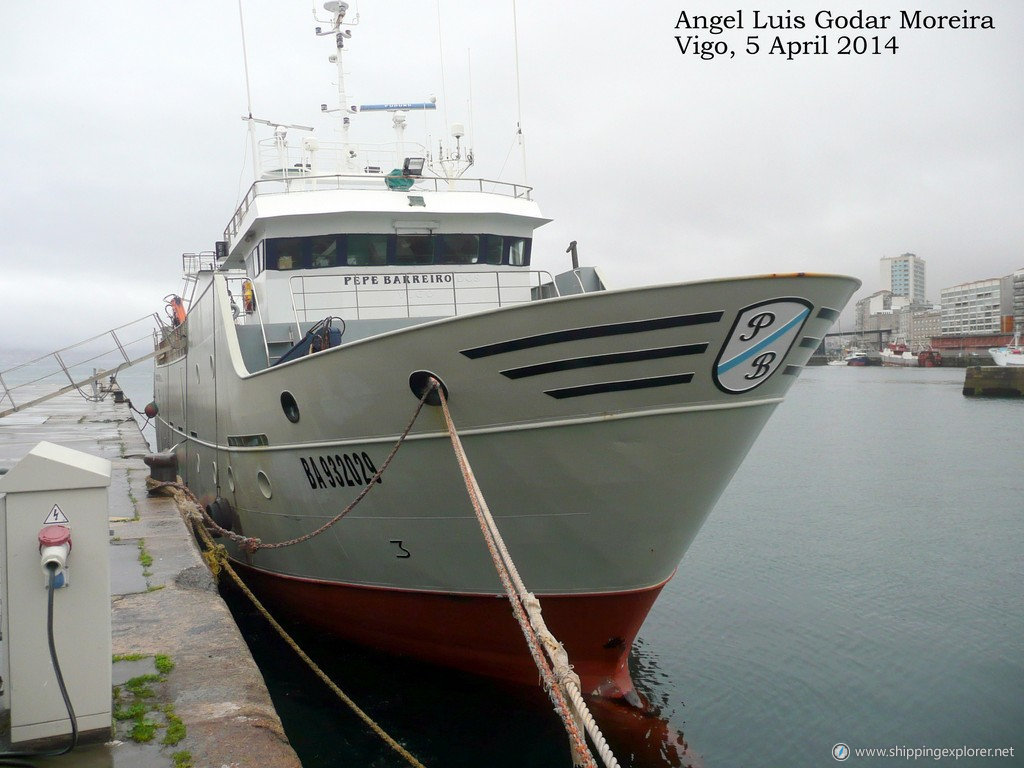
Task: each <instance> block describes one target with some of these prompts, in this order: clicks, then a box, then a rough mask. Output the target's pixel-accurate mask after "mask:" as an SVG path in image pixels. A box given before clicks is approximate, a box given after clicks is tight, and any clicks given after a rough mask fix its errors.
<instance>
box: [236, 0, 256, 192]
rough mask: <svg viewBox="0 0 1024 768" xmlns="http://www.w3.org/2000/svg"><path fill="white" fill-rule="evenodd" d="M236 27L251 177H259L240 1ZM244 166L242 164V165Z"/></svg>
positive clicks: (243, 20)
mask: <svg viewBox="0 0 1024 768" xmlns="http://www.w3.org/2000/svg"><path fill="white" fill-rule="evenodd" d="M238 26H239V27H241V29H242V64H243V67H244V69H245V106H246V113H247V115H248V117H246V118H245V119H246V120H247V121H248V123H249V143H250V145H251V149H252V177H253V178H254V179H255V178H258V177H259V172H260V169H259V161H258V160H257V159H256V128H255V126H254V125H253V118H252V88H251V86H250V85H249V52H248V50H247V49H246V47H245V18H244V16H243V15H242V0H238ZM243 164H244V163H243Z"/></svg>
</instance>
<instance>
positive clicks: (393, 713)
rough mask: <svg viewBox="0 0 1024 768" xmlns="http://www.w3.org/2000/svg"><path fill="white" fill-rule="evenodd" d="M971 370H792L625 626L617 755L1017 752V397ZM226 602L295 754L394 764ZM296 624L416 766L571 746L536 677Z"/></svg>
mask: <svg viewBox="0 0 1024 768" xmlns="http://www.w3.org/2000/svg"><path fill="white" fill-rule="evenodd" d="M963 376H964V372H963V370H962V369H922V370H918V369H902V368H842V367H840V368H836V367H821V368H808V369H807V370H805V371H804V372H803V374H802V375H801V377H800V379H799V380H798V381H797V382H796V384H795V386H794V388H793V390H792V391H791V393H790V396H789V397H788V399H787V400H786V401H785V402H784V403H783V404H782V405H781V406H780V407H779V408H778V410H777V411H776V413H775V415H774V416H773V418H772V420H771V421H770V422H769V424H768V426H767V427H766V429H765V431H764V432H763V433H762V435H761V437H760V439H759V440H758V442H757V443H756V444H755V446H754V448H753V450H752V451H751V453H750V455H749V456H748V458H747V461H746V462H745V463H744V464H743V466H742V467H741V469H740V471H739V473H738V474H737V475H736V477H735V479H734V481H733V483H732V485H731V486H730V487H729V489H728V490H727V491H726V493H725V495H724V496H723V497H722V499H721V500H720V502H719V504H718V506H717V508H716V509H715V511H714V512H713V513H712V515H711V516H710V518H709V519H708V522H707V523H706V524H705V526H704V528H703V529H702V531H701V533H700V535H699V536H698V537H697V540H696V542H695V543H694V544H693V546H692V547H691V549H690V550H689V552H688V553H687V555H686V557H685V558H684V560H683V562H682V564H681V565H680V567H679V571H678V573H677V574H676V577H675V578H674V579H673V580H672V581H671V582H670V583H669V584H668V586H667V587H666V589H665V591H664V592H663V593H662V595H661V597H660V599H659V600H658V602H657V603H656V604H655V606H654V610H653V611H652V613H651V614H650V616H649V617H648V619H647V622H646V623H645V624H644V626H643V629H642V630H641V633H640V638H639V641H638V642H637V644H636V648H635V650H634V653H633V658H632V663H633V669H634V678H635V680H636V682H637V685H638V687H639V689H640V690H641V691H642V692H643V694H644V695H645V696H646V697H647V698H648V699H649V700H650V702H651V703H652V704H653V705H654V706H656V707H657V708H658V710H659V713H660V714H659V717H656V718H646V719H643V718H631V717H630V716H628V715H627V714H626V713H623V712H620V711H616V710H614V709H613V710H611V711H608V710H606V709H599V710H597V711H596V714H597V716H598V718H599V720H600V722H601V725H602V727H603V728H604V730H605V733H606V735H607V736H608V738H609V741H611V742H612V743H613V746H614V747H615V749H616V754H617V757H618V759H619V761H620V763H621V764H622V765H632V766H643V767H644V768H661V767H662V766H678V765H690V764H692V765H704V766H709V767H710V766H721V767H723V768H726V767H727V768H738V767H740V766H751V767H752V766H781V765H786V766H822V765H830V764H833V763H835V762H836V761H835V760H834V759H833V757H832V749H833V747H834V745H836V744H837V743H844V744H846V745H848V746H849V747H850V748H851V749H864V748H868V749H870V748H878V749H887V750H893V754H894V755H895V756H896V757H894V758H893V759H899V760H902V762H906V761H907V759H908V758H907V757H899V756H900V755H907V754H910V755H913V754H915V753H914V750H924V749H929V750H941V749H964V748H967V749H974V750H977V749H997V748H1013V756H1012V757H1002V758H999V757H989V758H986V759H977V758H974V759H969V758H967V757H966V755H968V754H971V753H968V752H964V754H965V757H964V758H961V759H960V760H956V759H955V758H954V757H952V756H947V757H945V758H943V757H942V756H941V754H942V753H941V752H929V753H925V752H923V751H920V752H918V753H917V754H919V755H920V758H919V759H921V760H927V761H928V762H929V763H930V764H937V765H953V764H958V765H982V764H984V765H992V766H1011V765H1024V756H1022V752H1021V751H1022V750H1024V695H1022V691H1024V553H1022V542H1024V514H1022V513H1024V502H1022V500H1024V430H1022V428H1021V427H1022V425H1024V402H1022V401H1020V400H996V399H971V398H965V397H964V396H963V395H962V394H961V388H962V385H963ZM471 458H472V457H471ZM236 605H242V606H243V607H241V608H239V609H238V616H239V620H240V622H241V626H242V627H243V631H244V632H245V634H246V636H247V638H248V640H249V642H250V645H251V647H252V648H253V649H254V652H255V654H256V656H257V661H258V662H259V663H260V665H261V666H262V668H263V669H264V673H265V675H266V677H267V680H268V684H269V685H270V688H271V693H272V696H273V697H274V700H275V704H276V705H277V707H278V711H279V713H280V714H281V717H282V720H283V721H284V722H285V727H286V729H288V730H289V736H290V738H291V739H292V741H293V744H294V745H295V748H296V751H297V752H298V753H299V755H300V756H301V757H302V760H303V765H304V766H306V768H327V767H328V766H355V765H373V766H392V765H394V766H399V765H403V764H404V763H403V762H402V760H401V759H400V758H398V757H397V756H395V755H392V754H391V753H390V752H389V750H388V748H387V747H385V746H383V745H382V744H380V743H379V742H378V741H377V740H376V739H375V737H373V736H372V735H371V734H370V733H369V732H368V730H367V729H366V728H365V727H364V726H362V724H361V723H360V722H359V721H358V720H356V718H355V717H354V716H353V715H351V714H350V713H349V712H348V711H347V710H346V709H345V708H344V707H343V706H342V705H340V704H338V703H337V702H336V700H334V699H333V696H332V695H331V694H330V693H328V692H326V691H325V690H323V687H322V685H320V684H319V683H318V682H317V681H316V680H315V679H314V678H313V677H312V676H311V675H309V674H308V673H307V672H305V671H304V670H303V669H302V668H301V666H300V665H299V664H298V663H297V662H295V661H294V659H293V657H292V655H291V652H290V650H289V649H288V648H287V647H286V646H284V645H283V644H282V643H281V642H280V641H278V640H277V639H276V638H275V637H273V636H272V634H271V633H270V631H269V630H267V629H266V626H265V624H263V622H262V620H261V619H260V618H259V617H258V616H256V615H254V614H253V612H252V611H251V610H248V609H247V608H245V607H244V605H243V604H241V603H237V604H236ZM294 629H296V630H297V633H298V635H299V636H300V637H301V638H302V640H303V642H304V644H305V645H306V646H307V647H308V649H309V650H310V652H311V653H312V655H313V656H314V657H315V658H316V659H317V660H318V661H319V662H320V663H322V664H324V666H325V667H326V668H327V670H328V671H329V672H330V673H331V674H332V676H333V677H334V678H335V680H337V682H338V683H339V684H340V685H341V686H342V688H343V689H345V690H346V691H347V692H348V693H349V694H350V695H352V696H353V697H354V698H356V700H357V701H359V702H360V704H361V705H362V706H364V707H365V708H366V709H367V710H368V711H369V712H370V714H371V715H372V716H373V717H374V718H376V719H378V720H379V721H380V722H381V723H382V724H385V726H386V727H387V729H388V730H389V731H390V732H391V733H392V734H393V735H395V736H396V737H397V738H399V739H400V740H401V742H402V743H403V744H404V745H405V746H406V747H407V748H408V749H410V751H411V752H412V753H413V754H415V755H416V756H417V757H418V758H419V759H420V760H422V761H423V762H424V763H425V764H426V765H430V766H467V768H468V767H469V766H481V765H487V766H545V767H546V766H569V765H570V764H571V763H570V762H569V758H568V747H567V741H566V738H565V736H564V733H563V731H562V729H561V726H560V723H559V722H558V720H557V718H556V716H555V715H554V714H553V712H552V711H551V707H550V705H549V704H548V703H547V700H546V698H545V697H544V695H543V694H542V693H539V692H538V691H534V690H520V689H510V688H508V687H503V686H499V685H496V684H494V683H490V682H487V681H483V680H480V679H476V678H472V677H468V676H463V675H457V674H453V673H451V672H447V671H444V670H437V669H431V668H424V667H423V666H422V665H416V664H412V663H407V662H403V661H401V660H395V659H393V658H388V657H383V656H378V655H375V654H373V653H372V652H369V651H366V650H363V649H358V648H354V647H352V646H349V645H345V644H342V643H339V642H337V641H334V640H331V639H330V638H317V637H310V636H309V635H308V634H304V633H303V632H302V630H301V628H294ZM524 652H525V651H524ZM683 744H686V745H688V748H686V749H684V748H683V746H682V745H683ZM901 749H902V750H906V751H904V752H899V751H897V750H901ZM935 754H939V756H940V757H939V759H935V758H934V757H931V756H930V755H935ZM952 754H953V753H950V755H952ZM974 754H977V753H974ZM925 755H929V756H927V757H926V756H925ZM858 762H859V763H862V764H877V765H884V764H886V763H887V762H891V760H889V759H888V758H866V757H862V758H858V757H857V756H854V757H852V758H851V763H858Z"/></svg>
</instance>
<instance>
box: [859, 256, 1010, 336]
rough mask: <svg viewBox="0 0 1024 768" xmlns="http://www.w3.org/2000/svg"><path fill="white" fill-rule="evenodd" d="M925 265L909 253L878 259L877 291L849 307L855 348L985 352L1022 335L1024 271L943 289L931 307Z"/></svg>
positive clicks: (921, 260) (920, 259)
mask: <svg viewBox="0 0 1024 768" xmlns="http://www.w3.org/2000/svg"><path fill="white" fill-rule="evenodd" d="M925 275H926V268H925V261H924V259H922V258H919V257H918V256H917V255H916V254H913V253H904V254H901V255H900V256H885V257H882V259H881V260H880V266H879V277H880V283H881V287H880V289H879V290H877V291H875V292H874V293H872V294H871V295H870V296H866V297H865V298H863V299H860V300H859V301H858V302H857V303H856V304H855V307H854V333H856V334H863V336H861V337H860V338H859V339H858V340H857V342H856V343H857V344H859V345H861V346H864V347H865V348H867V349H869V350H871V349H874V350H877V349H880V348H881V347H882V346H884V345H885V344H886V343H888V342H890V341H896V340H899V341H905V342H906V343H907V345H908V346H909V347H910V348H911V349H912V350H915V349H927V348H929V347H936V348H941V349H947V350H953V349H957V350H960V351H961V352H962V353H966V352H970V353H971V354H982V353H984V354H987V349H988V347H992V346H1000V345H1002V344H1006V343H1007V342H1008V341H1009V340H1010V335H1011V334H1012V333H1013V331H1014V328H1015V327H1016V328H1019V329H1021V331H1022V332H1024V267H1022V268H1020V269H1018V270H1016V271H1015V272H1013V273H1011V274H1009V275H1006V276H1005V277H994V278H988V279H985V280H974V281H971V282H966V283H961V284H959V285H954V286H950V287H948V288H943V289H941V291H940V301H939V304H937V305H932V304H930V303H929V302H928V300H927V298H926V295H925V285H926V283H925Z"/></svg>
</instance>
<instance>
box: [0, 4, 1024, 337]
mask: <svg viewBox="0 0 1024 768" xmlns="http://www.w3.org/2000/svg"><path fill="white" fill-rule="evenodd" d="M242 5H243V8H244V12H245V25H246V32H247V45H248V53H249V69H250V75H251V83H252V94H253V111H254V113H255V114H256V116H258V117H263V118H267V119H271V120H275V121H281V122H290V123H299V124H303V123H304V124H309V125H314V126H316V127H317V132H318V134H319V135H320V136H321V137H322V138H323V139H329V138H331V135H332V134H331V131H332V128H331V126H330V124H329V122H328V120H327V118H326V117H325V116H323V115H321V113H320V110H319V105H320V104H321V103H322V102H332V99H333V94H334V93H335V85H334V78H333V67H332V65H330V64H329V63H328V62H327V56H328V55H329V54H330V53H331V52H332V48H333V45H332V43H331V40H330V38H321V39H318V38H316V37H315V36H314V35H313V27H314V25H315V22H314V21H313V17H312V13H311V10H312V8H311V6H310V5H309V4H307V3H305V2H298V1H296V2H292V1H291V0H287V1H286V0H243V2H242ZM965 5H966V6H967V9H968V13H969V14H989V15H991V16H992V18H993V21H994V25H995V29H993V30H983V29H974V30H905V29H901V28H900V24H899V11H898V10H894V8H895V5H894V4H893V3H890V2H887V1H886V0H862V1H861V4H860V5H857V4H850V3H843V4H838V5H836V4H821V3H818V4H816V3H808V2H804V1H803V0H787V1H786V2H782V0H780V1H779V2H777V3H773V2H762V1H761V0H759V1H758V2H756V3H755V2H753V1H752V0H735V1H734V2H728V3H727V2H718V1H717V0H684V1H682V2H676V3H672V2H667V1H666V0H645V2H642V3H613V2H610V1H609V0H592V1H591V2H586V3H583V2H564V1H563V2H550V0H548V1H545V2H542V1H541V0H518V3H517V9H518V32H519V64H520V84H521V94H522V106H521V115H522V121H523V128H524V134H525V140H526V172H527V181H528V182H529V183H530V184H532V185H533V186H534V187H535V197H536V199H537V200H538V201H539V203H540V205H541V207H542V210H543V212H544V213H545V215H547V216H548V217H551V218H553V219H554V220H555V221H554V222H552V223H551V224H548V225H546V226H545V227H543V228H542V229H541V230H539V231H538V233H537V236H536V240H535V245H534V263H535V264H536V265H537V266H539V267H541V268H546V269H550V270H552V271H554V270H556V269H558V270H561V269H562V268H564V267H567V266H568V263H569V260H568V256H566V255H565V253H564V251H565V248H566V246H567V244H568V242H569V241H570V240H577V241H578V242H579V250H580V255H581V260H582V261H583V262H584V263H586V264H596V265H599V266H600V267H601V268H602V270H603V272H604V274H605V276H606V279H607V281H608V282H609V284H610V285H611V286H613V287H627V286H632V285H640V284H646V283H653V282H675V281H682V280H689V279H703V278H708V277H714V276H726V275H737V274H749V273H763V272H777V271H796V270H807V271H829V272H842V273H847V274H852V275H855V276H857V277H859V278H861V279H862V280H863V281H864V283H865V285H864V290H863V291H862V292H861V293H860V294H858V295H859V296H862V295H867V294H868V293H870V292H872V291H874V290H877V289H878V287H879V285H878V263H879V259H880V258H881V257H883V256H895V255H899V254H901V253H904V252H908V251H909V252H913V253H916V254H917V255H919V256H920V257H922V258H923V259H924V260H925V262H926V263H927V270H928V274H927V289H928V290H927V292H928V296H929V298H930V299H933V300H936V301H937V300H938V297H939V290H940V289H941V288H943V287H946V286H949V285H953V284H956V283H960V282H966V281H970V280H976V279H984V278H989V277H997V276H1002V275H1005V274H1008V273H1009V272H1011V271H1013V270H1014V269H1017V268H1020V267H1021V266H1024V248H1022V243H1024V182H1022V180H1024V141H1022V136H1024V78H1022V73H1024V44H1022V42H1021V41H1022V39H1024V3H1020V2H1015V1H1009V0H1006V1H1002V2H996V1H995V0H976V1H975V2H968V0H955V1H954V2H949V1H947V0H921V2H920V4H919V5H916V6H913V5H908V6H904V7H905V8H906V9H908V10H917V9H920V10H921V11H922V12H923V13H924V14H932V15H938V14H953V15H957V16H960V15H962V14H963V12H964V8H965ZM754 8H757V9H759V10H760V11H761V13H762V16H763V15H764V14H772V15H773V16H785V15H787V13H788V14H789V16H791V17H795V16H797V15H799V16H802V17H803V18H804V21H805V23H806V28H804V29H789V30H782V31H773V30H767V29H761V30H757V29H753V28H752V27H753V9H754ZM823 8H828V9H830V10H832V12H833V14H834V15H839V14H847V15H849V14H853V13H855V12H856V11H858V10H859V11H862V12H863V14H864V15H866V16H868V15H874V16H880V15H883V14H890V15H892V16H893V18H892V19H891V20H890V21H889V24H888V28H887V29H884V30H854V31H853V34H862V35H864V36H866V37H869V38H870V37H874V36H875V35H878V36H879V37H880V38H881V44H882V45H884V44H885V43H886V42H888V41H889V38H891V37H895V39H896V45H897V46H898V51H897V52H896V53H895V54H892V53H890V52H889V51H887V50H885V51H884V53H883V54H882V55H877V56H876V55H861V56H852V55H846V56H844V55H840V54H839V53H838V47H839V44H840V39H839V38H840V35H842V34H850V33H851V31H850V30H835V29H833V30H824V29H818V28H817V27H816V26H815V24H814V17H815V14H816V13H817V12H818V11H820V10H822V9H823ZM737 9H741V10H743V15H744V18H743V22H744V29H742V30H729V31H726V32H725V33H722V34H719V35H712V34H710V33H709V32H707V31H704V30H697V31H695V30H686V29H682V28H680V29H677V28H676V26H677V21H678V19H679V15H680V12H681V11H684V10H685V11H686V12H687V13H689V14H691V15H710V14H722V13H732V14H735V12H736V10H737ZM356 10H358V11H359V12H360V24H359V26H357V27H355V28H354V33H353V38H352V40H351V42H350V43H349V50H350V51H351V53H350V56H349V58H348V59H347V62H348V67H347V69H348V70H349V76H348V87H349V91H350V93H351V95H352V101H353V102H355V103H369V102H382V101H419V100H423V99H426V98H428V97H429V96H430V95H432V94H433V95H437V96H438V98H439V100H442V101H443V104H444V105H445V106H446V107H447V108H446V110H445V111H443V112H442V111H440V110H439V113H438V115H437V118H436V121H435V122H436V125H435V127H434V128H433V129H432V131H433V135H434V136H435V137H436V135H437V132H438V127H437V126H439V125H440V122H441V121H442V120H443V118H444V116H445V115H446V116H447V118H448V121H449V122H454V121H461V122H463V123H465V124H466V125H467V127H471V128H472V134H473V135H472V137H471V138H472V144H473V147H474V149H475V150H476V156H477V167H476V169H475V170H474V171H471V175H480V176H484V177H487V178H494V177H496V176H497V175H498V174H499V172H501V173H502V177H503V178H507V179H508V180H521V179H522V170H523V164H522V162H521V160H520V156H519V154H518V152H514V153H513V154H512V155H511V156H509V150H510V148H512V146H513V141H514V135H515V125H516V121H517V119H518V113H519V108H518V107H517V99H516V81H515V52H514V47H513V31H512V30H513V16H512V6H511V2H500V3H499V2H494V0H487V2H481V1H480V0H476V1H475V2H468V0H467V1H462V0H440V3H439V7H438V3H437V2H434V1H433V0H387V1H386V2H384V1H383V0H363V2H361V3H353V9H352V11H351V12H350V15H349V16H350V18H351V17H352V16H353V15H354V13H355V11H356ZM321 15H323V14H321ZM439 15H440V24H439V19H438V16H439ZM439 28H440V30H441V38H442V39H441V41H440V43H439V40H438V37H439V34H438V30H439ZM688 34H695V35H698V36H699V40H700V41H709V42H717V41H721V42H723V43H725V44H726V45H728V46H729V47H730V48H731V49H732V50H734V51H736V55H735V57H729V56H728V55H726V56H724V57H716V58H714V59H712V60H702V59H701V58H699V57H698V56H694V55H692V54H683V53H681V51H680V49H679V46H678V45H677V42H676V39H675V36H676V35H681V36H682V38H683V39H684V40H685V39H686V36H687V35H688ZM755 34H756V35H758V43H759V44H760V45H761V51H760V53H758V54H757V55H748V54H746V53H744V49H745V47H746V44H747V37H748V35H755ZM776 34H779V35H780V36H781V37H782V38H783V39H784V40H785V41H790V40H792V41H812V40H815V36H816V35H825V36H827V38H828V53H827V54H824V55H806V56H800V57H797V58H795V59H793V60H787V58H786V57H785V56H784V55H775V54H769V53H767V50H769V48H770V46H771V43H772V42H773V40H774V37H775V35H776ZM442 52H443V56H442V55H441V53H442ZM442 61H443V65H444V66H443V71H444V78H442V66H441V62H442ZM470 71H471V73H472V77H471V78H470V77H469V75H468V73H469V72H470ZM470 86H471V87H470ZM470 94H472V101H471V102H470ZM445 97H447V98H445ZM470 103H471V105H472V107H471V110H470ZM0 105H2V114H3V120H2V122H0V161H2V167H3V169H4V171H5V183H4V184H3V186H2V191H0V200H2V205H0V217H2V218H0V221H2V225H3V237H2V240H0V333H2V338H0V347H7V348H9V347H11V346H25V345H29V346H31V347H33V348H35V349H38V351H39V352H40V353H43V352H47V351H50V350H52V349H54V348H56V347H58V346H61V345H63V344H67V343H70V342H72V341H75V340H77V339H80V338H83V337H85V336H88V335H91V334H93V333H97V332H99V331H103V330H105V329H107V328H109V327H111V326H113V325H116V324H119V323H122V322H126V321H128V320H132V319H134V318H136V317H139V316H141V315H143V314H145V313H147V312H150V311H156V310H159V309H160V308H161V306H162V302H161V299H162V297H163V296H164V295H165V294H168V293H172V292H176V291H178V290H179V289H180V285H181V282H180V269H181V259H180V255H181V253H183V252H186V251H200V250H209V249H212V247H213V243H214V241H216V240H218V239H220V238H221V236H222V232H223V229H224V225H225V223H226V222H227V220H228V219H229V217H230V216H231V214H232V212H233V210H234V207H235V205H236V203H237V201H238V199H239V198H240V196H241V194H243V193H244V191H245V189H246V188H247V187H248V185H249V183H250V182H251V170H250V167H251V166H250V162H249V161H248V160H247V159H246V155H245V150H246V141H247V140H246V132H245V124H244V123H243V122H242V120H241V119H240V117H241V115H243V114H244V113H245V111H246V91H245V78H244V70H243V58H242V47H241V42H240V32H239V20H238V6H237V2H236V0H219V1H218V2H209V0H203V1H202V2H198V1H193V0H178V1H177V2H172V3H140V2H138V1H137V0H131V1H130V2H129V1H128V0H111V1H108V2H100V3H71V4H66V5H64V6H55V5H53V4H51V3H38V2H27V1H24V2H5V3H3V5H2V9H0ZM410 122H411V123H412V124H413V125H414V126H415V125H418V123H416V122H415V121H410ZM354 135H355V137H360V136H361V137H364V138H367V139H376V140H383V141H387V140H389V139H390V131H389V130H388V121H387V118H386V117H382V116H369V115H364V116H361V122H359V123H358V124H357V126H356V128H355V129H354ZM407 138H410V139H412V138H414V130H413V129H410V132H409V134H408V135H407ZM506 158H508V159H507V160H506ZM502 169H504V170H503V171H502Z"/></svg>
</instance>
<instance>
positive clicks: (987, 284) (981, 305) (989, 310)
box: [940, 277, 1012, 336]
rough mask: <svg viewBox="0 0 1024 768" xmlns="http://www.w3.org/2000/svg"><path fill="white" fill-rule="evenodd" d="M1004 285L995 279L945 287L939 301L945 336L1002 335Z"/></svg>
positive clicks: (1001, 280)
mask: <svg viewBox="0 0 1024 768" xmlns="http://www.w3.org/2000/svg"><path fill="white" fill-rule="evenodd" d="M1004 282H1005V281H1004V280H1003V279H1001V278H998V277H994V278H991V279H989V280H976V281H974V282H972V283H961V284H960V285H954V286H952V287H950V288H943V289H942V292H941V300H940V303H941V305H942V335H943V336H990V335H995V334H999V333H1001V332H1002V313H1001V311H1000V308H1001V305H1002V302H1003V298H1004V297H1003V290H1002V288H1003V283H1004ZM1011 285H1012V283H1011Z"/></svg>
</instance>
